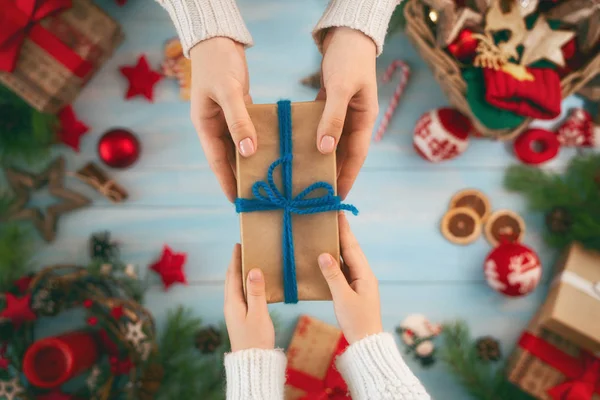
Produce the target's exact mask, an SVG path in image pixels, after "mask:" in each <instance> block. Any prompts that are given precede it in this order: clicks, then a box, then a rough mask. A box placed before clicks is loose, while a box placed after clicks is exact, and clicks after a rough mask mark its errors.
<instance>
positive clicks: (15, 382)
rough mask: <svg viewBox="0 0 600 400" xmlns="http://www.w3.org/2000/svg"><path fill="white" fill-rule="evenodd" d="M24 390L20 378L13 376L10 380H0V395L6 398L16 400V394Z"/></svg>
mask: <svg viewBox="0 0 600 400" xmlns="http://www.w3.org/2000/svg"><path fill="white" fill-rule="evenodd" d="M22 390H23V387H22V386H21V384H20V383H19V379H18V378H12V379H11V380H10V381H0V397H4V398H5V399H6V400H16V399H17V397H16V396H17V395H18V394H20V393H21V391H22Z"/></svg>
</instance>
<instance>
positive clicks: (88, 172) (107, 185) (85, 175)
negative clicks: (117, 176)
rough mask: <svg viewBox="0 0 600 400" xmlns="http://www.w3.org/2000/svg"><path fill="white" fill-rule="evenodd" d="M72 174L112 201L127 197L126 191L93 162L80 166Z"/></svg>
mask: <svg viewBox="0 0 600 400" xmlns="http://www.w3.org/2000/svg"><path fill="white" fill-rule="evenodd" d="M74 176H75V177H76V178H77V179H79V180H81V181H82V182H84V183H86V184H88V185H90V186H91V187H93V188H94V189H96V190H97V191H98V192H99V193H100V194H102V195H103V196H104V197H106V198H107V199H109V200H110V201H112V202H113V203H120V202H122V201H125V200H126V199H127V197H128V193H127V191H126V190H125V189H123V187H122V186H120V185H119V184H118V183H116V182H115V181H114V180H112V179H109V178H108V176H107V175H106V173H105V172H104V171H103V170H102V169H101V168H100V167H98V166H97V165H96V164H94V163H93V162H89V163H87V164H86V165H85V166H84V167H82V168H80V169H79V170H78V171H77V173H75V174H74Z"/></svg>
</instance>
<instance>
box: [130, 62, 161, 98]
mask: <svg viewBox="0 0 600 400" xmlns="http://www.w3.org/2000/svg"><path fill="white" fill-rule="evenodd" d="M120 71H121V74H123V75H124V76H125V77H126V78H127V80H128V81H129V88H128V89H127V93H126V94H125V99H131V98H132V97H135V96H137V95H142V96H144V97H145V98H147V99H148V100H149V101H153V100H154V85H156V83H157V82H158V81H160V80H161V79H162V78H163V76H162V74H160V73H158V72H156V71H154V70H152V69H150V66H149V65H148V61H147V60H146V56H144V55H141V56H140V57H139V58H138V62H137V64H136V65H135V66H131V65H128V66H123V67H121V68H120Z"/></svg>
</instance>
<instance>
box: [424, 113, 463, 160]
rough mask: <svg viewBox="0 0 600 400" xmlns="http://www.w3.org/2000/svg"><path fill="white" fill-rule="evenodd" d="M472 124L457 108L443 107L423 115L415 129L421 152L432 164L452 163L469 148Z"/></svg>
mask: <svg viewBox="0 0 600 400" xmlns="http://www.w3.org/2000/svg"><path fill="white" fill-rule="evenodd" d="M472 131H473V125H472V124H471V121H470V120H469V119H468V118H467V117H465V116H464V115H463V114H461V113H460V112H459V111H457V110H455V109H453V108H439V109H437V110H432V111H430V112H428V113H426V114H423V115H422V116H421V118H419V120H418V121H417V124H416V126H415V130H414V137H413V145H414V148H415V150H416V151H417V153H418V154H419V155H420V156H421V157H423V158H424V159H426V160H427V161H431V162H434V163H435V162H440V161H445V160H450V159H452V158H455V157H457V156H459V155H460V154H462V153H463V152H464V151H465V150H466V149H467V147H468V146H469V134H470V133H471V132H472Z"/></svg>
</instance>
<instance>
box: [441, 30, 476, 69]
mask: <svg viewBox="0 0 600 400" xmlns="http://www.w3.org/2000/svg"><path fill="white" fill-rule="evenodd" d="M478 44H479V41H478V40H477V39H476V38H475V37H473V31H471V30H469V29H463V30H462V31H460V33H459V34H458V36H457V37H456V39H455V40H454V41H453V42H452V43H450V44H449V45H448V52H450V54H452V55H453V56H454V57H455V58H456V59H457V60H458V61H461V62H464V63H467V62H471V61H472V60H473V59H474V58H475V56H476V55H477V46H478Z"/></svg>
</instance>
